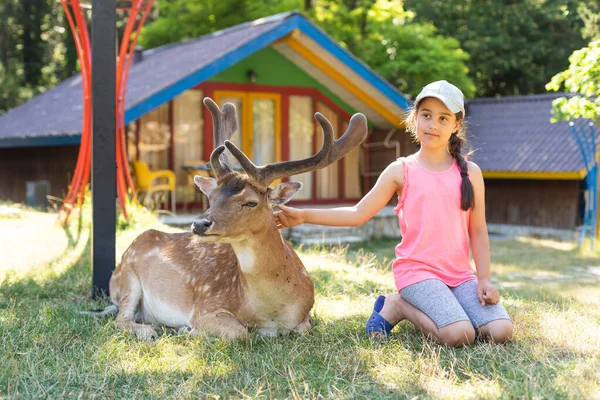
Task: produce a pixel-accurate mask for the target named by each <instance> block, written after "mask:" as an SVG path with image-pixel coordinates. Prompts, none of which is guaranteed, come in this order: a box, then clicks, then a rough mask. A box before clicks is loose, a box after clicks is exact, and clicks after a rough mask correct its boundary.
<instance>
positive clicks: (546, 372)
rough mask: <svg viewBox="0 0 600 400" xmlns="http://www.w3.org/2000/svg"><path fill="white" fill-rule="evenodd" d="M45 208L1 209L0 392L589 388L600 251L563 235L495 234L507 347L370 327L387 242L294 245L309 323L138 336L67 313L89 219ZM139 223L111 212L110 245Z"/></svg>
mask: <svg viewBox="0 0 600 400" xmlns="http://www.w3.org/2000/svg"><path fill="white" fill-rule="evenodd" d="M54 220H55V215H53V214H45V213H40V212H35V211H32V210H25V211H24V212H23V213H22V216H21V218H10V219H0V251H2V254H3V255H4V258H5V262H4V263H3V265H1V266H0V341H1V343H0V360H2V368H0V398H3V397H8V398H19V399H21V398H61V399H62V398H96V397H97V398H177V399H180V398H194V399H197V398H303V399H304V398H335V399H339V398H342V399H344V398H346V399H349V398H368V399H376V398H600V289H599V287H600V255H599V254H592V253H589V252H580V251H578V250H574V249H572V246H571V245H570V244H569V243H563V242H557V241H550V240H541V239H531V238H516V239H513V240H507V241H493V242H492V264H493V265H492V273H493V277H494V281H495V283H496V284H497V285H498V287H499V288H500V290H501V293H502V295H503V301H504V304H505V306H506V308H507V310H508V312H509V313H510V314H511V316H512V317H513V319H514V322H515V341H514V342H513V343H510V344H506V345H500V346H498V345H490V344H487V343H477V344H475V345H473V346H470V347H463V348H448V347H444V346H440V345H437V344H435V343H433V342H431V341H429V340H427V339H425V338H423V337H422V336H421V335H420V334H419V333H418V332H417V331H416V330H415V329H414V328H413V327H412V326H411V325H410V324H409V323H407V322H402V323H400V324H399V325H398V327H397V328H396V329H395V330H394V332H393V335H392V337H391V338H390V339H388V340H386V341H374V340H371V339H369V338H368V337H367V336H366V334H365V333H364V322H365V320H366V318H367V317H368V315H369V314H370V313H371V308H372V303H373V301H374V299H375V298H376V296H377V294H378V293H390V292H392V291H393V290H394V288H393V279H392V276H391V272H390V259H391V258H392V256H393V247H394V245H395V242H394V241H391V240H381V241H375V242H371V243H367V244H366V245H365V247H364V248H363V249H349V250H348V249H318V248H311V249H304V248H300V249H299V250H298V251H299V254H300V255H301V258H302V259H303V261H304V263H305V265H306V266H307V269H308V270H309V272H310V274H311V276H312V278H313V280H314V282H315V286H316V303H315V307H314V309H313V312H312V322H313V330H312V331H311V332H310V333H309V334H308V335H305V336H298V335H291V336H288V337H279V338H263V337H260V336H257V335H255V334H253V335H251V337H250V339H249V340H248V341H246V342H239V343H228V342H225V341H222V340H220V339H218V338H213V337H207V336H198V337H189V336H177V335H175V334H174V333H173V332H171V331H169V330H165V331H164V333H163V335H162V336H161V337H160V338H159V339H158V340H156V341H153V342H142V341H139V340H137V339H136V338H135V336H134V335H131V334H127V333H123V332H120V331H117V330H116V329H115V327H114V324H113V318H114V317H112V316H109V317H104V318H96V319H94V318H88V317H83V316H80V315H79V314H78V313H79V311H81V310H86V309H91V308H98V307H100V306H105V305H107V303H103V302H92V301H90V300H89V293H90V285H91V283H90V279H91V278H90V277H91V271H90V257H89V229H88V226H89V221H88V219H87V218H81V219H79V218H77V216H75V218H73V220H72V223H71V224H70V225H69V226H68V227H67V228H62V227H61V226H59V225H56V224H55V223H54ZM149 227H160V224H159V223H158V222H156V220H155V219H154V218H153V217H151V216H149V215H147V214H145V213H143V212H141V211H137V212H136V215H135V216H134V222H132V223H130V224H121V226H120V230H119V233H118V238H117V247H118V249H117V255H118V257H120V255H121V254H122V252H123V251H124V250H125V248H126V247H127V246H128V245H129V243H130V242H131V241H132V240H133V239H134V238H135V236H136V235H137V234H139V233H140V232H142V231H143V230H145V229H147V228H149ZM162 228H165V227H162ZM165 229H166V228H165ZM170 229H172V228H170Z"/></svg>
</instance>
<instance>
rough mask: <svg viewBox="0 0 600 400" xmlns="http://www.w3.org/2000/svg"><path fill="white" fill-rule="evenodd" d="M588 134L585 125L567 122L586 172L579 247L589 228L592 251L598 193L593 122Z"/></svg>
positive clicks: (591, 248) (594, 238)
mask: <svg viewBox="0 0 600 400" xmlns="http://www.w3.org/2000/svg"><path fill="white" fill-rule="evenodd" d="M589 128H590V129H589V135H588V134H587V133H586V130H585V126H580V127H577V126H575V123H573V122H569V132H570V133H571V136H573V138H574V139H575V141H576V142H577V147H578V148H579V152H580V153H581V157H582V158H583V164H584V166H585V170H586V172H587V174H586V176H585V181H586V184H587V199H586V202H585V217H584V221H583V227H582V228H581V233H580V235H579V247H581V245H582V244H583V240H584V239H585V236H586V234H587V231H588V230H590V250H591V251H594V242H595V241H596V218H597V202H598V200H597V194H598V160H597V159H596V147H597V143H596V132H595V129H594V124H593V123H592V122H590V123H589Z"/></svg>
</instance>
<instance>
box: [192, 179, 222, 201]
mask: <svg viewBox="0 0 600 400" xmlns="http://www.w3.org/2000/svg"><path fill="white" fill-rule="evenodd" d="M194 183H195V184H196V186H198V187H199V188H200V190H201V191H202V193H204V194H205V195H207V196H209V195H210V193H211V192H212V191H213V190H215V188H216V187H217V180H216V179H215V178H207V177H205V176H200V175H196V176H194Z"/></svg>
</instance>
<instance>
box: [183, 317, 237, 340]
mask: <svg viewBox="0 0 600 400" xmlns="http://www.w3.org/2000/svg"><path fill="white" fill-rule="evenodd" d="M191 325H192V326H191V328H192V331H191V332H190V333H192V334H193V333H194V330H195V331H206V332H208V333H210V334H213V335H217V336H220V337H222V338H224V339H227V340H240V339H242V340H243V339H246V338H247V337H248V328H246V327H245V326H244V325H242V324H241V323H240V321H238V319H237V318H236V317H234V316H233V314H231V313H230V312H229V311H225V310H218V311H215V312H213V313H210V314H202V315H197V316H195V317H193V318H192V320H191Z"/></svg>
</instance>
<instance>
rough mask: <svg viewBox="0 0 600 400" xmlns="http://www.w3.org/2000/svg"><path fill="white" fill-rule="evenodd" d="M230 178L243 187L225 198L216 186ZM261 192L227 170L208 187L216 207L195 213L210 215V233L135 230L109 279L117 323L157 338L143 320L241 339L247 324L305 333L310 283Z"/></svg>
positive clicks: (266, 331) (276, 331)
mask: <svg viewBox="0 0 600 400" xmlns="http://www.w3.org/2000/svg"><path fill="white" fill-rule="evenodd" d="M231 179H239V180H241V183H243V185H244V188H243V189H242V191H241V192H240V193H238V194H236V195H233V196H229V197H228V196H226V195H225V194H224V193H223V189H224V188H225V186H226V185H227V183H229V182H230V181H231ZM209 194H210V193H209ZM267 197H268V193H260V192H258V191H257V190H256V189H255V188H254V187H253V185H250V184H248V182H247V178H246V177H244V176H241V175H238V176H231V177H229V179H224V180H222V181H220V183H219V185H218V187H217V188H216V189H215V190H213V193H212V194H210V199H211V204H215V206H214V207H211V209H209V210H208V211H207V213H205V214H203V215H202V216H201V217H200V218H202V217H205V218H211V220H212V221H213V224H214V225H213V226H214V230H213V231H211V232H210V235H206V236H202V235H197V234H194V233H174V234H173V233H171V234H170V233H163V232H159V231H156V230H149V231H146V232H144V233H142V234H141V235H140V236H138V237H137V238H136V239H135V240H134V241H133V243H132V244H131V245H130V246H129V248H128V249H127V250H126V251H125V253H124V254H123V259H122V261H121V264H120V265H119V266H118V267H117V268H116V270H115V271H114V273H113V276H112V278H111V281H110V293H111V299H112V301H113V302H114V303H115V304H117V305H118V306H119V313H118V315H117V320H116V322H117V326H119V328H121V329H126V330H130V331H134V332H136V333H137V334H138V335H139V336H140V337H142V338H151V337H155V336H156V332H155V330H154V329H153V327H152V326H150V325H148V324H161V325H166V326H171V327H174V328H181V327H189V328H191V329H192V332H197V331H206V332H208V333H211V334H215V335H220V336H222V337H224V338H229V339H241V338H244V337H246V335H247V328H255V329H257V330H258V331H259V333H262V334H265V335H277V334H287V333H289V332H291V331H294V330H296V331H299V332H305V331H307V330H308V329H309V327H310V325H309V322H308V318H309V317H308V314H309V312H310V310H311V308H312V306H313V304H314V286H313V283H312V280H311V279H310V277H309V275H308V273H307V272H306V269H305V268H304V265H303V264H302V261H301V260H300V258H299V257H298V256H297V255H296V253H295V252H294V250H293V249H292V247H291V245H290V244H289V243H288V242H286V241H284V240H283V239H282V237H281V235H280V234H279V231H278V230H277V227H276V225H275V222H274V219H273V216H272V209H271V206H270V205H269V204H268V200H267ZM248 201H256V202H257V203H259V204H258V205H257V206H256V207H255V208H254V209H252V210H245V209H244V208H243V207H241V206H240V204H241V203H245V202H248ZM228 241H231V242H232V244H228V243H226V242H228ZM236 248H237V249H239V254H241V256H240V258H241V262H240V261H238V257H236V252H235V250H234V249H236ZM249 254H250V256H249Z"/></svg>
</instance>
